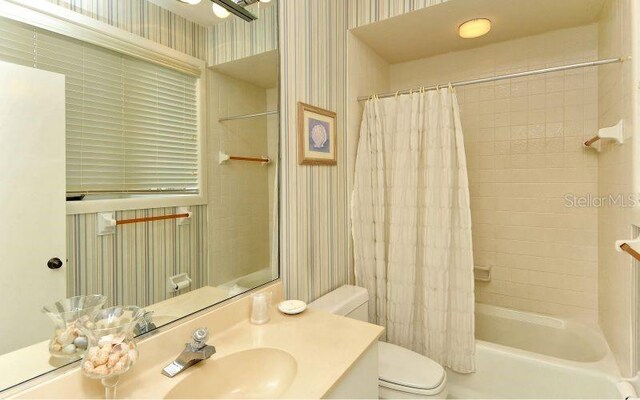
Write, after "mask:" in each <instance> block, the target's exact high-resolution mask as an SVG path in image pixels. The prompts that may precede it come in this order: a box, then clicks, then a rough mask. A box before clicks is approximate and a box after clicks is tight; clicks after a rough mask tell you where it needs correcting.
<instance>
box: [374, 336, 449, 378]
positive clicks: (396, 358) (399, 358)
mask: <svg viewBox="0 0 640 400" xmlns="http://www.w3.org/2000/svg"><path fill="white" fill-rule="evenodd" d="M378 359H379V363H378V364H379V369H380V370H379V374H380V379H379V383H380V384H381V385H383V386H386V385H385V383H389V384H391V385H395V386H402V387H406V388H413V389H419V390H429V389H435V388H437V387H438V386H440V385H441V384H442V382H443V381H444V380H445V372H444V368H442V366H440V364H438V363H437V362H435V361H433V360H431V359H430V358H427V357H425V356H423V355H421V354H418V353H416V352H414V351H411V350H408V349H405V348H403V347H400V346H396V345H395V344H391V343H385V342H378Z"/></svg>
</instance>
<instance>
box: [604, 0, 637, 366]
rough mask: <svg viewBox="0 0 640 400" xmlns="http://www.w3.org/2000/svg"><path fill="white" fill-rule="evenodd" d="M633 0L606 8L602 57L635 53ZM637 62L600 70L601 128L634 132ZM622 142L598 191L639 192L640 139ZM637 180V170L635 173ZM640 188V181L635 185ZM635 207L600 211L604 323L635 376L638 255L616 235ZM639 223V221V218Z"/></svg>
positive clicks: (610, 154) (610, 152)
mask: <svg viewBox="0 0 640 400" xmlns="http://www.w3.org/2000/svg"><path fill="white" fill-rule="evenodd" d="M631 26H632V23H631V0H613V1H611V2H610V3H608V4H607V6H606V7H605V9H604V10H603V13H602V17H601V21H600V26H599V30H598V35H599V46H598V51H599V56H600V57H601V58H608V57H618V56H623V55H630V52H631V37H632V35H631ZM632 73H633V69H632V63H631V62H625V63H623V64H614V65H608V66H603V67H600V68H599V69H598V85H599V88H600V93H599V96H598V118H599V127H606V126H611V125H614V124H615V123H617V122H618V120H620V119H624V122H625V124H626V125H625V134H626V135H627V136H632V135H633V132H634V131H633V99H632V96H633V94H632V93H633V87H634V84H633V80H632V76H631V75H632ZM630 140H631V142H629V143H627V144H625V145H623V146H619V145H616V144H612V143H607V142H604V143H603V147H602V153H601V154H600V155H599V166H598V176H599V184H598V192H599V194H600V195H601V196H607V195H609V194H613V195H616V194H623V195H626V194H629V193H632V192H633V191H634V168H633V166H634V158H635V159H637V158H638V157H637V156H634V145H635V146H637V144H635V143H634V141H635V140H633V139H630ZM635 175H636V176H635V178H636V179H637V173H635ZM635 188H636V190H635V191H636V192H638V190H637V189H638V186H637V185H635ZM632 214H633V210H630V209H625V208H621V207H603V208H601V209H600V210H599V213H598V221H599V224H598V226H599V233H598V243H599V259H598V262H599V272H598V288H599V310H598V311H599V312H598V314H599V322H600V327H601V328H602V330H603V331H604V333H605V335H606V337H607V341H608V342H609V346H610V347H611V350H612V351H613V352H614V354H615V355H616V359H617V361H618V365H619V367H620V369H621V370H622V372H623V374H625V375H627V376H630V375H631V374H632V371H631V359H632V354H631V350H632V343H631V341H632V334H631V326H632V313H634V312H636V310H634V309H633V308H632V287H633V279H632V278H633V275H632V268H633V266H632V259H631V257H629V256H628V255H627V254H623V253H617V252H616V251H615V250H614V243H615V241H616V240H622V239H626V238H629V237H631V232H632V221H634V218H633V217H632ZM636 221H637V219H636ZM636 224H637V222H636Z"/></svg>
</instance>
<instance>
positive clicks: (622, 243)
mask: <svg viewBox="0 0 640 400" xmlns="http://www.w3.org/2000/svg"><path fill="white" fill-rule="evenodd" d="M636 248H640V236H639V237H637V238H636V239H633V240H616V251H617V252H620V253H623V252H624V253H627V254H629V255H631V256H632V257H633V258H635V259H636V260H638V261H640V253H639V252H638V251H637V250H636Z"/></svg>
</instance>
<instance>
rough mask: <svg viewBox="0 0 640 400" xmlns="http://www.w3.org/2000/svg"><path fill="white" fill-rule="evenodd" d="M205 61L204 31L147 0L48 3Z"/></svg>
mask: <svg viewBox="0 0 640 400" xmlns="http://www.w3.org/2000/svg"><path fill="white" fill-rule="evenodd" d="M47 1H48V2H50V3H54V4H57V5H59V6H62V7H64V8H67V9H70V10H72V11H75V12H78V13H80V14H83V15H86V16H88V17H91V18H94V19H97V20H98V21H101V22H104V23H107V24H109V25H112V26H115V27H117V28H120V29H122V30H125V31H127V32H131V33H133V34H136V35H138V36H142V37H143V38H146V39H149V40H152V41H154V42H157V43H160V44H162V45H165V46H167V47H171V48H172V49H175V50H178V51H181V52H183V53H186V54H189V55H190V56H193V57H197V58H200V59H202V60H206V55H207V28H205V27H203V26H201V25H198V24H197V23H195V22H191V21H189V20H187V19H185V18H183V17H181V16H179V15H176V14H174V13H172V12H170V11H168V10H166V9H164V8H162V7H159V6H157V5H155V4H153V3H150V2H148V1H146V0H47Z"/></svg>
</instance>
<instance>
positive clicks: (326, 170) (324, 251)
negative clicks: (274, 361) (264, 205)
mask: <svg viewBox="0 0 640 400" xmlns="http://www.w3.org/2000/svg"><path fill="white" fill-rule="evenodd" d="M346 17H347V2H345V1H343V0H295V1H288V0H284V1H280V32H281V33H280V48H281V70H280V74H281V78H282V80H281V81H282V86H281V96H282V99H281V114H280V115H281V132H280V134H281V140H280V143H281V165H282V166H283V168H282V173H281V182H282V184H281V188H282V189H281V192H280V201H281V203H280V207H281V215H282V218H281V225H280V229H281V232H280V238H281V254H280V269H281V276H282V278H283V281H284V285H285V289H286V295H287V296H288V297H289V298H299V299H302V300H305V301H310V300H313V299H315V298H317V297H319V296H320V295H322V294H324V293H326V292H328V291H330V290H332V289H334V288H336V287H339V286H341V285H343V284H346V283H347V282H348V280H349V267H348V250H347V237H348V236H347V235H348V225H347V222H348V220H347V218H348V217H347V210H348V194H347V179H346V172H347V171H346V146H345V145H344V144H345V137H344V132H345V129H344V128H345V95H346V87H345V83H346V82H345V80H346V22H347V20H346ZM298 101H302V102H305V103H309V104H313V105H315V106H318V107H322V108H326V109H329V110H332V111H335V112H337V118H338V121H337V134H338V139H337V150H338V165H337V166H300V165H298V156H297V149H298V145H297V141H298V139H297V118H296V103H297V102H298Z"/></svg>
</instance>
